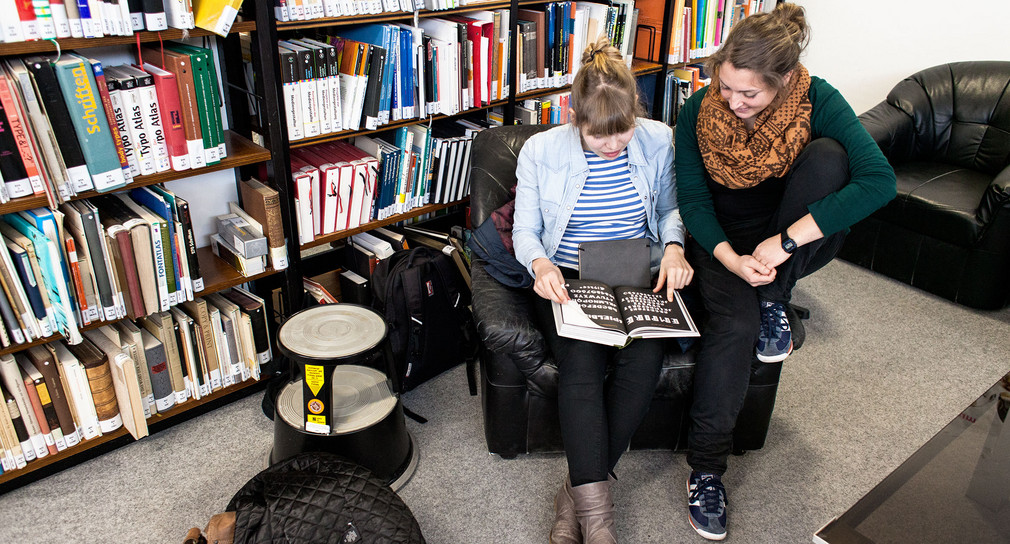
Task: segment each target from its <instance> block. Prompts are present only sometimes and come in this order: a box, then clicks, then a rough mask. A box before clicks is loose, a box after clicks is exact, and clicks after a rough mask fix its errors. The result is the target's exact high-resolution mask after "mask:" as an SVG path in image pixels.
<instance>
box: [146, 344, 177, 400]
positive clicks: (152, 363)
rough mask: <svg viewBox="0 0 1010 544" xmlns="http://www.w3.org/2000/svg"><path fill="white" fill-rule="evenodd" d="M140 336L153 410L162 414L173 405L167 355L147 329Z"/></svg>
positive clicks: (163, 346) (173, 397) (172, 390)
mask: <svg viewBox="0 0 1010 544" xmlns="http://www.w3.org/2000/svg"><path fill="white" fill-rule="evenodd" d="M140 336H141V341H142V343H143V346H142V349H143V350H144V358H145V360H146V362H147V371H148V374H149V375H150V378H151V392H152V393H153V394H154V403H155V408H157V410H158V411H159V412H164V411H165V410H168V409H169V408H171V407H172V406H173V405H174V404H175V391H174V389H173V387H172V376H171V373H170V372H169V367H168V353H167V352H166V351H165V345H164V344H162V343H161V341H160V340H158V339H157V338H156V337H155V336H154V335H153V334H151V332H150V331H148V330H147V329H143V330H141V331H140ZM138 347H139V346H138Z"/></svg>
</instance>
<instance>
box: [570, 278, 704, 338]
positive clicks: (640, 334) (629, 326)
mask: <svg viewBox="0 0 1010 544" xmlns="http://www.w3.org/2000/svg"><path fill="white" fill-rule="evenodd" d="M567 288H568V294H569V297H570V300H569V301H568V302H567V303H565V304H559V303H557V302H552V303H551V305H552V307H553V309H554V322H555V325H556V326H557V330H558V335H559V336H564V337H567V338H575V339H578V340H584V341H587V342H595V343H597V344H606V345H613V346H625V345H627V344H628V342H630V341H631V339H632V338H676V337H689V336H699V333H698V327H697V326H695V324H694V320H692V319H691V314H689V313H688V311H687V308H686V307H685V306H684V302H683V300H681V298H680V293H677V292H674V294H675V297H674V300H673V301H669V300H667V299H666V297H665V296H664V295H663V294H659V293H653V292H652V291H651V290H650V289H647V288H639V287H615V288H611V287H610V286H608V285H607V284H605V283H602V282H597V281H590V280H576V279H571V280H568V284H567Z"/></svg>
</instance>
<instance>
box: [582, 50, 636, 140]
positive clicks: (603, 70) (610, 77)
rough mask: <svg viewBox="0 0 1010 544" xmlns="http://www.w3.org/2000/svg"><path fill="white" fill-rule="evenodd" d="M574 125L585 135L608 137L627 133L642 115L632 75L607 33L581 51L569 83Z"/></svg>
mask: <svg viewBox="0 0 1010 544" xmlns="http://www.w3.org/2000/svg"><path fill="white" fill-rule="evenodd" d="M571 100H572V109H573V110H574V111H575V121H574V124H575V126H576V127H578V128H579V130H580V131H581V132H582V133H584V134H589V135H592V136H609V135H611V134H620V133H622V132H627V131H628V130H631V129H632V128H633V127H634V126H635V118H636V117H639V116H644V115H645V109H644V108H643V107H642V105H641V103H640V101H639V96H638V85H637V84H636V83H635V75H634V74H632V73H631V70H630V69H628V66H627V65H626V64H625V63H624V59H622V58H621V53H620V51H618V50H617V48H616V47H614V46H613V45H611V44H610V40H609V39H607V36H606V35H602V36H600V37H599V38H598V39H597V40H596V43H593V44H590V45H589V46H588V47H586V49H585V51H583V53H582V67H581V68H579V71H578V73H576V74H575V81H573V82H572V98H571Z"/></svg>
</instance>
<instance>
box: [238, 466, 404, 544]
mask: <svg viewBox="0 0 1010 544" xmlns="http://www.w3.org/2000/svg"><path fill="white" fill-rule="evenodd" d="M227 510H228V511H230V512H235V542H234V544H366V543H367V544H424V537H423V536H422V535H421V528H420V527H419V526H418V524H417V520H416V519H414V515H413V513H411V511H410V508H408V507H407V505H406V504H404V502H403V500H402V499H400V497H399V495H397V494H396V493H394V492H393V490H392V489H390V488H389V486H388V485H386V484H385V483H384V482H383V481H382V480H379V479H378V478H377V477H376V476H375V475H374V474H372V472H371V471H369V470H368V469H366V468H365V467H362V466H361V465H358V464H356V463H352V462H351V461H348V460H346V459H344V458H342V457H339V456H337V455H333V454H329V453H318V452H308V453H302V454H299V455H296V456H294V457H291V458H288V459H285V460H284V461H281V462H280V463H277V464H276V465H273V466H271V467H270V468H267V469H266V470H264V471H262V472H260V473H259V474H257V475H256V476H254V477H253V478H252V479H251V480H249V481H248V482H247V483H246V484H245V485H244V486H242V489H240V490H239V491H238V493H236V494H235V496H234V497H232V499H231V502H229V503H228V508H227Z"/></svg>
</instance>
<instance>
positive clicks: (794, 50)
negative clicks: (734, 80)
mask: <svg viewBox="0 0 1010 544" xmlns="http://www.w3.org/2000/svg"><path fill="white" fill-rule="evenodd" d="M809 39H810V27H809V26H807V22H806V17H805V14H804V11H803V8H802V7H800V6H797V5H796V4H791V3H788V2H785V3H781V4H779V5H777V6H775V11H773V12H771V13H756V14H754V15H751V16H750V17H747V18H746V19H744V20H742V21H740V22H739V23H737V24H736V26H734V27H733V29H732V30H730V33H729V36H728V37H727V38H726V41H725V42H724V43H723V45H722V47H721V48H720V49H719V50H718V51H716V52H715V54H713V55H712V56H710V57H709V58H708V61H706V63H705V68H706V70H707V71H708V73H709V74H711V76H712V85H713V86H714V87H715V88H716V89H718V88H719V68H720V67H721V66H722V65H723V63H726V62H728V63H730V64H732V65H733V67H734V68H736V69H737V70H750V71H752V72H754V73H756V74H757V75H758V76H760V77H761V79H762V80H763V81H764V83H765V85H768V86H769V87H771V88H772V89H773V90H774V91H775V92H776V93H778V96H777V97H776V98H777V99H779V98H782V97H783V96H784V95H785V93H783V92H781V91H782V90H783V89H784V88H785V76H786V74H788V73H789V72H791V71H792V70H793V69H794V68H796V66H797V65H798V64H799V62H800V53H802V52H803V48H805V47H806V45H807V42H808V41H809Z"/></svg>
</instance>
